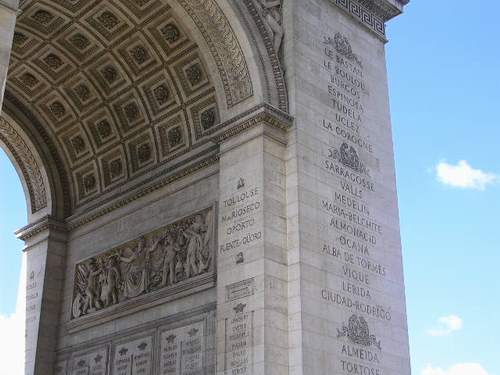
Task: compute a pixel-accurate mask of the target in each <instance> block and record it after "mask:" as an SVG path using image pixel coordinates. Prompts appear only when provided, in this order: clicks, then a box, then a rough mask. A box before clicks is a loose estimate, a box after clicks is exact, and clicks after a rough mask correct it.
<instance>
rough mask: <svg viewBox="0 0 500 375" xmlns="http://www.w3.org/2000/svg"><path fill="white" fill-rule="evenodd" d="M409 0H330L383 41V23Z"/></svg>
mask: <svg viewBox="0 0 500 375" xmlns="http://www.w3.org/2000/svg"><path fill="white" fill-rule="evenodd" d="M409 1H410V0H330V2H331V3H333V4H335V5H337V6H338V7H340V8H341V9H343V10H344V11H346V12H347V13H348V14H350V15H351V16H352V17H354V18H355V19H357V20H358V21H359V22H360V23H362V24H363V25H364V26H366V27H367V28H368V29H369V30H371V31H372V32H373V33H375V35H376V36H378V37H379V38H380V39H381V40H382V41H383V42H387V39H386V34H385V23H386V22H387V21H389V20H390V19H392V18H394V17H396V16H398V15H399V14H401V13H402V12H403V7H404V6H405V5H406V4H408V3H409Z"/></svg>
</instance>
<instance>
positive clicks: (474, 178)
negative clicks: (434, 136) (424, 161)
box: [436, 160, 499, 190]
mask: <svg viewBox="0 0 500 375" xmlns="http://www.w3.org/2000/svg"><path fill="white" fill-rule="evenodd" d="M436 174H437V179H438V181H439V182H441V183H443V184H445V185H449V186H453V187H456V188H461V189H474V190H484V189H485V188H486V187H487V186H488V185H490V184H492V183H494V182H497V181H498V180H499V176H497V175H496V174H494V173H490V172H484V171H482V170H480V169H474V168H472V167H471V166H470V164H469V163H468V162H467V161H466V160H460V161H459V162H458V163H457V164H456V165H453V164H448V163H447V162H445V161H441V162H439V163H438V164H437V165H436Z"/></svg>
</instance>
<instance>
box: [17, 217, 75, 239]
mask: <svg viewBox="0 0 500 375" xmlns="http://www.w3.org/2000/svg"><path fill="white" fill-rule="evenodd" d="M66 232H67V229H66V223H64V222H62V221H59V220H57V219H55V218H53V217H52V216H49V215H47V216H45V217H43V218H42V219H40V220H38V221H35V222H34V223H30V224H28V225H26V226H25V227H23V228H20V229H18V230H17V231H16V236H17V238H19V239H20V240H22V241H25V242H30V241H31V240H32V239H34V238H35V237H37V236H39V235H42V239H45V238H47V237H48V236H49V235H50V236H51V237H52V238H54V235H56V236H57V237H56V238H59V239H60V240H63V239H65V236H66Z"/></svg>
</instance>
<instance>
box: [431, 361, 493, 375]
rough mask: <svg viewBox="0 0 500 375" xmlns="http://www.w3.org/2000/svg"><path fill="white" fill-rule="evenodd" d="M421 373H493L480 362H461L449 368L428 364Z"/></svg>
mask: <svg viewBox="0 0 500 375" xmlns="http://www.w3.org/2000/svg"><path fill="white" fill-rule="evenodd" d="M421 375H493V374H490V373H488V372H487V371H486V370H485V369H484V368H483V367H482V366H481V365H480V364H478V363H459V364H456V365H454V366H452V367H450V368H449V369H448V370H443V369H442V368H440V367H432V366H431V365H428V366H427V367H426V368H425V369H423V370H422V373H421Z"/></svg>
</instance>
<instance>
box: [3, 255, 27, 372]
mask: <svg viewBox="0 0 500 375" xmlns="http://www.w3.org/2000/svg"><path fill="white" fill-rule="evenodd" d="M25 275H26V258H25V256H24V255H23V260H22V267H21V276H20V278H19V279H20V280H19V291H18V294H17V305H16V311H15V312H14V313H13V314H11V315H2V314H0V332H1V333H2V339H0V363H1V364H2V365H1V367H0V375H22V374H24V346H25V344H24V341H25V339H24V326H25V316H26V302H25V301H26V276H25Z"/></svg>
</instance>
